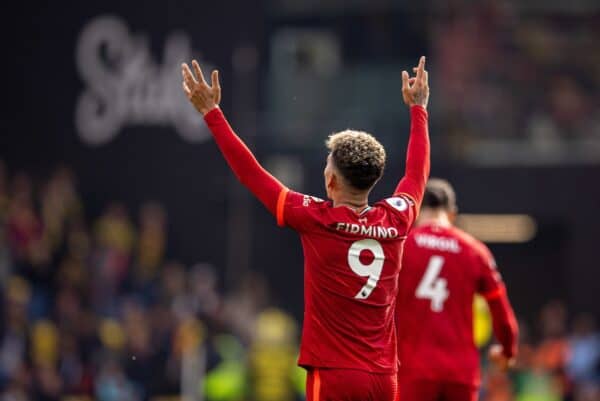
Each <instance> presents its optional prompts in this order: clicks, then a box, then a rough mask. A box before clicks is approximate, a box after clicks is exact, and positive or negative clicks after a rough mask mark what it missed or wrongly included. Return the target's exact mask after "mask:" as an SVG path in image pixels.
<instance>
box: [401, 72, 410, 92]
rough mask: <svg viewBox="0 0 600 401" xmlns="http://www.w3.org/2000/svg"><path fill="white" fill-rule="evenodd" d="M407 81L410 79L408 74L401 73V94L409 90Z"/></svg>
mask: <svg viewBox="0 0 600 401" xmlns="http://www.w3.org/2000/svg"><path fill="white" fill-rule="evenodd" d="M411 79H412V78H411ZM409 81H410V79H409V78H408V72H406V71H402V92H404V91H407V90H408V89H409V87H410V86H409Z"/></svg>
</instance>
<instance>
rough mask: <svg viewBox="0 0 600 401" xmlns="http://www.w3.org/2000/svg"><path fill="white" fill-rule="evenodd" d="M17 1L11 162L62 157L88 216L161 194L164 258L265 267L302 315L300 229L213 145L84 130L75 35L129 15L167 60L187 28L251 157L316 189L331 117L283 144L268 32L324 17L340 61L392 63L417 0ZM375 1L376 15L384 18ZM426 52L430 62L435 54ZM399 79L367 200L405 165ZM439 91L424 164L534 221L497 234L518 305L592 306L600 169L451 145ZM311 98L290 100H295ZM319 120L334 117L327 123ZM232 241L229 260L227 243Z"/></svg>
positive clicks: (38, 169) (10, 55) (418, 22)
mask: <svg viewBox="0 0 600 401" xmlns="http://www.w3.org/2000/svg"><path fill="white" fill-rule="evenodd" d="M11 8H12V9H11V11H10V14H5V19H4V23H3V24H2V37H3V42H4V44H3V48H2V51H3V61H2V77H3V85H2V88H3V90H2V98H3V100H2V103H3V106H2V111H1V113H2V118H1V121H2V133H1V135H0V158H1V159H3V160H4V161H5V162H6V164H7V165H8V166H9V169H10V170H11V171H12V172H16V171H19V170H25V171H28V172H30V173H31V174H33V175H34V176H35V177H38V179H40V180H41V179H43V178H44V177H45V175H46V174H47V173H48V172H49V171H50V169H51V168H53V167H55V166H57V165H60V164H66V165H69V166H71V167H72V168H73V169H74V171H75V172H76V175H77V177H78V187H79V190H80V191H81V194H82V196H83V198H84V200H85V204H86V213H87V214H88V215H89V216H90V217H94V216H97V215H98V214H99V213H100V212H101V211H102V209H103V207H104V205H106V204H107V203H108V202H109V201H111V200H121V201H123V202H125V204H126V205H127V206H128V207H129V208H131V209H134V208H135V207H137V206H138V205H139V204H140V202H142V201H143V200H146V199H155V200H158V201H160V202H161V203H163V204H164V206H165V207H166V209H167V211H168V214H169V251H168V253H169V255H170V257H172V258H177V259H179V260H182V261H183V262H185V263H187V264H189V263H194V262H198V261H203V262H210V263H212V264H214V265H215V266H217V267H218V269H219V270H220V271H221V274H222V277H223V278H224V279H225V280H224V281H223V282H224V284H223V285H224V286H225V287H227V286H229V285H232V284H233V281H232V279H231V275H230V279H229V280H228V279H226V276H227V274H226V271H231V270H232V269H233V270H234V271H238V270H236V269H241V270H243V269H246V268H249V269H253V270H256V271H259V272H263V273H264V274H265V275H266V277H267V279H268V281H269V283H270V287H271V288H272V290H273V293H274V295H275V297H276V299H277V300H278V302H279V303H280V304H282V305H284V306H286V307H287V308H288V309H291V310H293V311H294V312H295V313H296V314H297V315H300V312H301V300H302V257H301V250H300V245H299V242H298V241H297V240H296V238H295V234H293V233H292V232H289V231H287V230H284V231H283V232H282V231H281V230H280V229H278V228H276V226H275V224H274V221H273V219H272V218H271V217H270V216H268V215H267V213H266V212H265V211H264V209H263V208H262V207H261V206H260V205H259V204H258V203H257V202H256V201H254V200H249V198H248V197H247V195H246V194H245V193H244V192H243V191H241V190H240V189H239V188H237V184H236V183H235V182H234V181H233V179H232V177H231V175H230V173H229V172H228V170H227V167H226V165H225V163H224V162H223V160H222V158H221V155H220V154H219V152H218V150H217V148H216V147H215V146H214V144H213V143H211V142H210V141H206V142H202V143H197V144H191V143H188V142H186V141H184V140H182V139H181V137H180V136H178V135H177V134H176V133H175V130H174V128H173V127H171V126H163V127H158V126H136V125H132V124H129V125H127V126H126V127H124V128H123V129H122V130H121V132H120V133H119V135H118V136H117V137H116V139H114V140H113V141H111V142H110V143H108V144H106V145H101V146H97V147H90V146H88V145H85V144H83V143H82V141H81V140H80V139H79V137H78V136H77V133H76V130H75V126H74V110H75V104H76V101H77V98H78V96H79V94H80V93H81V91H82V90H83V86H84V85H83V83H82V81H81V79H80V77H79V75H78V72H77V70H76V66H75V46H76V40H77V37H78V35H79V33H80V32H81V30H82V29H83V27H84V25H85V24H86V22H88V21H90V20H91V19H92V18H94V17H96V16H99V15H103V14H110V15H116V16H118V17H120V18H122V19H123V20H124V21H125V22H126V23H127V25H128V27H129V29H130V32H133V33H142V34H144V35H146V36H147V40H148V43H149V44H150V46H151V50H152V57H153V60H154V61H155V62H161V60H162V50H163V49H162V46H163V44H164V41H165V38H166V36H167V35H168V34H169V33H171V32H174V31H183V32H185V33H187V34H188V35H189V36H190V38H191V40H192V47H193V49H194V56H195V57H198V58H199V59H200V60H208V61H210V63H212V64H214V65H216V66H217V67H218V68H219V69H220V70H221V73H222V84H223V87H224V91H225V92H224V95H223V105H222V107H223V109H224V110H225V112H226V114H228V115H229V116H230V117H231V119H232V120H233V123H234V125H235V126H236V127H237V130H238V131H239V133H240V134H241V136H242V137H244V138H247V139H249V140H250V142H253V143H254V145H253V147H254V149H256V151H257V154H258V156H259V158H261V159H267V158H268V157H269V156H272V155H274V154H277V153H280V154H283V155H293V156H296V157H297V158H298V159H299V160H300V161H301V166H303V169H304V174H303V176H304V177H305V179H304V180H303V181H302V182H303V185H302V188H299V189H301V190H304V191H308V192H311V193H314V194H315V195H321V196H322V195H323V192H322V188H321V186H322V184H321V169H322V166H323V160H324V156H325V153H324V149H322V148H321V147H320V143H321V142H320V141H321V140H322V139H323V138H325V136H326V134H327V133H328V131H326V130H325V129H323V131H321V130H319V131H318V132H311V133H310V134H311V135H314V136H316V137H317V138H321V139H320V140H319V141H314V142H311V143H314V145H310V146H296V147H294V146H292V145H290V144H289V143H287V142H285V141H281V142H279V141H278V140H277V135H278V134H277V132H276V127H273V126H272V125H271V124H270V123H269V122H268V121H269V118H270V117H269V116H270V114H269V110H270V109H272V108H273V107H272V106H270V102H271V101H270V100H269V98H268V97H269V76H270V75H269V74H271V65H270V61H269V60H270V57H271V50H270V44H271V37H272V35H273V34H274V33H276V32H277V31H278V30H279V29H280V28H281V27H283V26H296V27H297V26H302V27H313V28H314V27H316V28H318V27H328V28H329V29H330V30H332V31H334V32H336V33H337V34H338V35H339V36H340V38H342V43H343V44H342V57H343V62H344V63H345V64H346V65H350V66H352V65H355V64H361V63H365V62H378V63H381V64H385V63H400V64H401V63H404V67H401V68H406V66H408V65H411V64H410V63H414V61H415V60H416V59H417V57H418V56H419V55H420V54H432V53H433V50H432V48H433V45H432V43H431V41H430V36H429V35H427V34H423V31H422V30H423V26H424V25H423V24H426V23H427V22H428V21H430V20H431V16H430V15H429V14H427V13H426V12H424V11H423V9H421V8H416V9H410V10H409V9H406V8H404V7H403V6H398V7H396V6H394V5H393V4H392V5H390V6H389V10H387V11H386V9H385V7H382V9H383V11H381V10H380V9H378V8H374V10H373V11H370V12H367V13H366V14H367V16H366V17H365V16H363V13H361V12H359V11H355V8H353V7H349V8H348V9H344V8H343V7H341V6H340V8H337V9H336V12H332V13H328V12H323V13H321V14H319V13H316V14H317V15H313V16H311V15H310V14H307V13H301V12H300V13H298V14H293V13H291V14H289V13H285V12H279V11H278V10H279V8H278V7H275V6H273V4H271V7H267V6H266V4H261V3H257V2H235V1H231V0H222V1H218V2H158V1H152V2H137V3H133V2H128V3H126V2H118V1H102V2H99V1H86V2H61V3H60V4H58V3H51V2H48V3H43V2H35V4H32V3H31V2H27V3H19V4H15V3H13V4H12V5H11ZM334 8H335V7H334ZM534 13H535V12H534ZM381 15H384V17H382V18H379V17H381ZM373 18H375V19H377V18H379V20H378V21H379V22H376V23H375V25H377V26H379V25H381V26H384V27H388V28H389V30H388V33H389V43H385V42H377V41H376V42H375V43H380V44H381V47H382V49H377V48H374V47H373V46H372V43H374V42H373V41H372V40H370V39H369V38H368V34H364V35H362V34H361V31H360V29H358V28H357V27H360V26H361V24H365V23H368V21H370V20H371V19H373ZM378 24H379V25H378ZM244 46H246V47H247V46H250V47H251V48H253V49H255V50H256V51H257V54H258V59H257V60H258V64H257V65H256V66H255V68H254V70H253V71H251V73H249V75H248V76H250V77H252V82H250V84H248V82H246V85H245V86H244V80H243V79H240V78H239V74H240V72H239V71H237V72H236V71H234V69H233V61H232V60H233V54H234V52H235V50H236V49H237V48H240V47H244ZM392 49H394V51H393V52H392V51H390V50H392ZM182 61H184V60H182ZM405 61H406V62H405ZM429 62H430V65H431V67H430V68H431V69H432V75H433V74H434V73H435V70H436V59H435V57H430V59H429ZM174 68H178V67H177V66H174ZM398 75H399V71H398ZM436 79H443V77H442V78H440V77H438V78H436ZM240 82H241V83H240ZM398 88H399V83H398V82H389V85H388V87H387V89H388V91H389V92H392V93H391V94H390V93H388V94H387V95H386V96H387V97H390V98H393V96H396V97H397V105H396V106H394V107H395V108H396V109H397V113H395V114H394V113H392V114H393V115H392V116H391V118H392V122H391V123H390V124H389V125H386V126H385V127H384V128H383V129H382V130H381V133H379V132H375V133H376V134H381V136H382V138H383V141H384V143H385V144H386V146H387V147H388V149H391V150H390V164H389V168H388V170H387V175H386V177H385V178H384V181H383V182H382V184H380V186H379V188H378V189H377V190H376V191H375V193H374V197H373V199H375V198H377V197H380V196H383V195H384V194H385V193H386V192H389V190H390V188H392V187H393V185H394V184H395V181H396V180H397V179H398V178H399V177H400V176H401V172H402V169H403V162H402V159H403V152H404V147H405V140H406V132H407V130H408V121H407V113H406V111H405V110H404V108H403V106H402V105H401V102H400V100H399V92H398V91H397V89H398ZM436 89H437V88H436V86H435V85H432V100H431V102H432V107H431V119H432V136H433V137H434V138H433V144H434V159H433V163H432V165H433V168H432V175H435V176H441V177H445V178H448V179H450V180H451V182H453V183H454V185H455V186H456V189H457V192H458V195H459V202H460V208H461V210H462V211H464V212H470V213H479V212H481V213H527V214H530V215H532V216H533V217H534V218H535V219H536V221H537V223H538V234H537V236H536V238H535V239H534V240H533V241H532V242H530V243H526V244H504V245H501V244H490V246H491V248H492V251H493V252H494V253H495V254H496V256H497V259H498V262H499V265H500V266H501V269H502V272H503V275H504V277H505V279H506V281H507V283H508V288H509V292H510V295H511V297H512V299H513V300H514V304H515V309H516V310H517V311H518V313H519V314H521V315H526V316H533V315H534V314H535V313H536V311H537V310H538V309H539V307H540V306H541V305H542V304H543V303H544V302H546V301H547V300H548V299H552V298H561V299H564V300H566V301H567V303H568V305H569V307H570V308H573V309H574V310H578V311H591V312H595V313H596V314H597V313H599V312H600V302H598V296H597V292H598V290H599V289H600V287H599V285H598V282H599V281H600V273H599V271H600V270H599V269H598V262H597V260H598V258H597V255H596V254H597V241H598V238H600V228H599V224H598V223H599V220H598V216H597V211H598V208H599V207H600V186H599V185H598V183H599V182H600V167H599V166H598V165H597V164H594V163H591V164H590V163H588V162H585V161H581V162H579V161H577V160H575V161H571V162H570V163H568V165H565V164H561V163H547V164H543V165H541V166H533V167H532V166H529V165H521V166H520V165H519V163H518V162H515V163H504V165H494V166H484V167H482V166H480V165H476V164H474V163H472V162H469V160H464V159H463V160H460V159H459V158H454V157H452V156H451V155H449V152H446V151H445V148H444V147H443V146H444V143H443V142H441V141H440V140H439V139H436V138H439V137H440V136H443V135H444V131H445V126H444V125H443V121H441V120H440V118H438V116H436V109H437V107H438V106H436V101H437V100H436V98H437V93H436ZM236 90H237V92H236ZM342 95H343V93H342ZM290 96H293V91H291V93H290ZM240 98H241V99H242V101H240ZM243 99H247V100H248V101H247V102H245V101H243ZM312 101H314V99H311V98H302V97H300V98H299V99H298V100H297V102H298V103H301V104H307V103H310V102H312ZM457 101H458V102H474V101H477V99H469V98H466V99H457ZM364 108H373V109H377V108H378V105H376V104H364ZM292 112H293V111H292ZM324 112H325V113H327V112H328V110H325V111H324ZM388 114H389V113H388ZM199 118H200V117H199ZM496 118H498V119H502V118H503V117H502V115H498V116H496ZM339 122H340V123H341V124H342V125H337V129H342V128H345V126H344V124H345V123H346V124H353V123H354V121H353V120H352V118H348V119H346V120H342V121H339ZM360 122H361V120H360V119H357V120H356V123H357V124H360ZM325 127H326V128H327V129H329V128H331V129H336V128H335V124H331V127H330V125H327V124H325ZM397 133H401V135H400V136H399V137H398V136H397ZM394 138H395V139H394ZM436 145H438V147H437V149H436V148H435V146H436ZM482 157H483V158H485V154H484V155H483V156H482ZM248 202H249V203H248ZM235 213H237V214H238V215H239V216H241V217H240V224H239V225H237V226H236V225H235V224H231V223H230V220H229V218H230V217H231V216H232V214H235ZM240 236H241V237H240ZM240 238H242V239H241V240H240ZM238 248H239V254H237V259H236V257H232V256H227V254H228V253H231V250H232V249H233V250H235V249H238ZM240 258H241V259H243V260H241V259H240ZM238 265H241V267H240V266H238ZM232 274H233V273H232Z"/></svg>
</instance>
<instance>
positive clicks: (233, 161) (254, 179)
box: [181, 60, 287, 219]
mask: <svg viewBox="0 0 600 401" xmlns="http://www.w3.org/2000/svg"><path fill="white" fill-rule="evenodd" d="M192 66H193V68H194V72H195V76H194V74H193V73H192V71H191V70H190V68H189V67H188V65H187V64H185V63H184V64H182V66H181V71H182V75H183V91H184V92H185V94H186V95H187V97H188V99H189V100H190V102H191V103H192V104H193V105H194V107H195V108H196V110H198V111H199V112H200V113H202V115H203V116H204V120H205V121H206V124H207V125H208V127H209V128H210V131H211V132H212V135H213V137H214V138H215V142H216V143H217V146H218V147H219V149H220V150H221V153H223V156H224V157H225V160H226V161H227V164H229V167H230V168H231V170H232V171H233V173H234V174H235V175H236V177H237V178H238V180H239V181H240V182H241V183H242V184H243V185H244V186H246V187H247V188H248V189H249V190H250V191H251V192H252V193H253V194H254V195H255V196H256V197H257V198H258V199H259V200H260V201H261V202H262V203H263V204H264V205H265V206H266V207H267V209H268V210H269V211H270V212H271V213H272V214H273V215H276V216H277V215H278V212H277V204H278V200H279V198H280V196H281V194H282V193H283V194H285V192H287V188H285V187H284V186H283V185H282V184H281V183H280V182H279V181H278V180H277V179H276V178H275V177H273V176H272V175H271V174H269V173H268V172H267V171H266V170H265V169H264V168H263V167H262V166H261V165H260V163H258V161H257V160H256V158H255V157H254V155H253V154H252V152H251V151H250V149H248V147H247V146H246V145H245V144H244V142H243V141H242V140H241V139H240V138H239V137H238V136H237V135H236V134H235V132H234V131H233V129H232V128H231V126H230V125H229V123H228V122H227V119H226V118H225V116H224V115H223V112H222V111H221V109H220V108H219V103H220V101H221V85H220V83H219V72H218V71H216V70H215V71H213V72H212V75H211V85H208V84H207V82H206V81H205V80H204V76H203V75H202V70H201V69H200V65H199V64H198V62H196V60H194V61H192ZM278 219H279V216H278Z"/></svg>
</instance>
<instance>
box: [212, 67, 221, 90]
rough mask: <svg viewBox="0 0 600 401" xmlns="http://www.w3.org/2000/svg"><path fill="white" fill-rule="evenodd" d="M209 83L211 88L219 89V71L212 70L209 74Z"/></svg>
mask: <svg viewBox="0 0 600 401" xmlns="http://www.w3.org/2000/svg"><path fill="white" fill-rule="evenodd" d="M210 83H211V85H212V87H213V89H221V84H220V83H219V71H217V70H213V72H212V74H210Z"/></svg>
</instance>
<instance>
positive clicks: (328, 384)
mask: <svg viewBox="0 0 600 401" xmlns="http://www.w3.org/2000/svg"><path fill="white" fill-rule="evenodd" d="M397 388H398V384H397V376H396V375H395V374H391V375H388V374H376V373H369V372H363V371H362V370H355V369H321V368H319V369H317V368H312V369H309V370H308V375H307V378H306V401H394V400H395V399H396V391H397Z"/></svg>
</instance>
